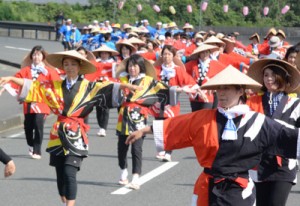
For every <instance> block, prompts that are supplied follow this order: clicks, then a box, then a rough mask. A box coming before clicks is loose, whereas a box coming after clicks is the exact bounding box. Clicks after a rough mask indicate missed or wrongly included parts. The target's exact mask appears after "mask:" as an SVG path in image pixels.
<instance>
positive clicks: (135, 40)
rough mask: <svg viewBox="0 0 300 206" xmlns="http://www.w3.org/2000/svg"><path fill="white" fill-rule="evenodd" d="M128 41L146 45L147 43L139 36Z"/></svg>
mask: <svg viewBox="0 0 300 206" xmlns="http://www.w3.org/2000/svg"><path fill="white" fill-rule="evenodd" d="M128 42H129V43H131V44H138V45H145V44H146V43H145V42H144V41H142V40H140V39H139V38H136V37H131V38H130V39H128Z"/></svg>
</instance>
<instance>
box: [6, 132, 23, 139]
mask: <svg viewBox="0 0 300 206" xmlns="http://www.w3.org/2000/svg"><path fill="white" fill-rule="evenodd" d="M22 134H24V132H19V133H16V134H13V135H10V136H9V137H10V138H15V137H19V136H21V135H22Z"/></svg>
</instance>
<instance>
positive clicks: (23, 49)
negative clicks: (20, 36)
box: [4, 46, 31, 51]
mask: <svg viewBox="0 0 300 206" xmlns="http://www.w3.org/2000/svg"><path fill="white" fill-rule="evenodd" d="M4 47H5V48H7V49H17V50H22V51H31V49H26V48H22V47H13V46H4Z"/></svg>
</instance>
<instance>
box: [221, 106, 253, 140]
mask: <svg viewBox="0 0 300 206" xmlns="http://www.w3.org/2000/svg"><path fill="white" fill-rule="evenodd" d="M218 111H219V112H220V113H221V114H222V115H224V116H225V117H226V118H227V122H226V124H225V127H224V130H223V134H222V140H237V137H238V135H237V128H236V126H235V124H234V121H233V118H235V117H237V116H240V115H244V114H246V113H247V112H249V107H248V106H247V105H237V106H235V107H232V108H230V109H229V110H225V109H223V108H221V107H218Z"/></svg>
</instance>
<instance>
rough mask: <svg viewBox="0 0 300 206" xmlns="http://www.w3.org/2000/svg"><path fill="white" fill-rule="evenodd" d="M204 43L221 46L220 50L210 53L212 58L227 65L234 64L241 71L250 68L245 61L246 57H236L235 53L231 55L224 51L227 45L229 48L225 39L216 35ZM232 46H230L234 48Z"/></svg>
mask: <svg viewBox="0 0 300 206" xmlns="http://www.w3.org/2000/svg"><path fill="white" fill-rule="evenodd" d="M230 42H232V41H230ZM203 43H204V44H209V45H213V46H217V47H219V50H215V51H213V52H212V53H211V54H210V58H211V59H212V60H218V61H220V62H221V63H222V64H224V65H225V66H228V65H232V66H234V67H235V68H237V69H239V70H240V71H246V70H247V69H248V67H247V65H246V63H245V62H244V61H245V59H244V58H243V59H241V58H237V57H234V56H233V55H229V54H228V53H224V50H225V48H226V46H227V48H228V45H226V43H225V42H224V41H221V40H220V39H218V38H217V37H215V36H211V37H209V38H208V39H206V40H205V41H204V42H203ZM230 45H232V46H233V45H234V42H232V44H230ZM232 46H230V47H231V48H232Z"/></svg>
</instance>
